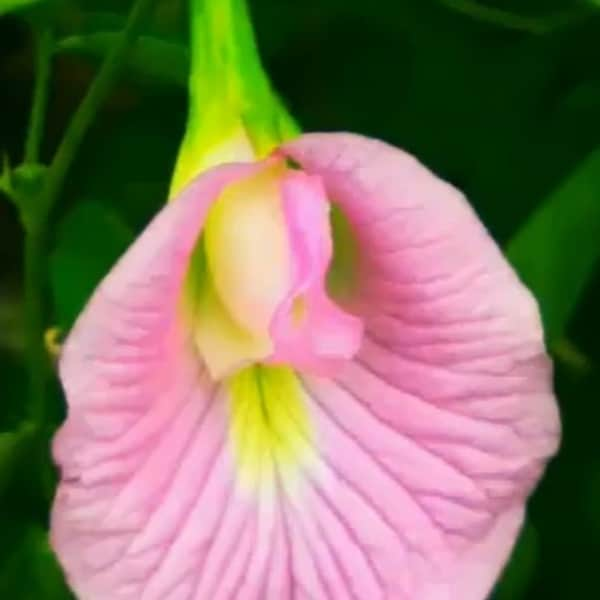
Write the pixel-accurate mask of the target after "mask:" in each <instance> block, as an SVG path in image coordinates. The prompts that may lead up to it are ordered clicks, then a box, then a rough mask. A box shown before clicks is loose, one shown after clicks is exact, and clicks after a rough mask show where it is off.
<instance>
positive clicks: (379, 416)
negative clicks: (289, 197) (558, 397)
mask: <svg viewBox="0 0 600 600" xmlns="http://www.w3.org/2000/svg"><path fill="white" fill-rule="evenodd" d="M286 152H288V153H289V154H290V156H292V157H293V158H294V159H295V160H296V161H298V162H300V163H301V164H302V165H303V166H304V167H305V168H306V169H307V170H308V171H309V172H313V173H314V174H315V175H318V176H320V177H322V178H323V181H324V183H325V187H326V190H327V193H328V195H329V196H330V197H331V198H333V199H335V200H336V201H337V202H338V204H339V207H340V209H341V210H342V211H343V213H344V214H345V216H346V217H347V218H348V220H349V222H350V225H351V227H352V228H353V231H354V232H355V234H356V238H357V242H358V247H359V250H360V254H359V258H360V264H359V265H358V266H359V270H358V274H357V277H358V282H357V283H358V285H357V286H353V289H355V288H356V289H357V290H358V295H357V297H356V298H355V299H354V302H353V306H354V305H356V306H357V308H358V310H359V311H360V316H361V317H362V318H363V319H364V325H365V337H364V340H363V343H362V346H361V349H360V351H359V354H358V355H357V356H356V357H355V358H354V359H353V360H352V361H349V362H346V363H344V364H342V365H340V366H339V368H338V369H337V370H336V371H335V372H334V373H333V375H332V376H331V377H330V378H325V377H321V376H316V375H308V374H303V375H302V374H299V375H296V376H294V375H293V374H292V373H291V372H288V371H286V372H285V374H284V375H281V374H280V376H278V375H271V376H267V377H266V379H265V380H263V383H264V381H268V382H269V383H268V385H261V386H260V387H257V388H256V389H254V390H253V391H251V393H250V394H249V395H248V393H247V392H244V391H243V390H242V391H240V390H239V389H238V387H239V386H241V387H242V388H243V386H244V385H246V384H248V385H258V384H257V383H256V381H255V382H254V383H253V381H252V379H251V378H248V379H244V378H243V377H242V379H240V380H238V381H237V384H236V385H233V386H222V387H215V386H214V385H213V384H211V382H210V381H209V378H208V377H207V374H206V372H205V370H204V369H203V367H202V365H201V364H200V361H199V360H198V356H197V350H196V346H195V344H194V343H193V340H191V339H190V338H191V337H192V336H193V332H190V331H187V330H186V329H185V326H182V325H184V320H183V319H182V318H181V314H180V311H179V304H178V303H179V296H180V292H181V286H182V282H183V279H184V275H185V271H186V268H187V262H188V260H189V256H190V253H191V251H192V248H193V246H194V243H195V241H196V238H197V236H198V232H199V229H200V228H201V225H202V221H203V219H204V217H205V216H206V212H207V210H208V207H209V205H210V203H211V202H212V200H213V199H214V198H215V197H217V196H218V195H219V193H220V191H221V189H222V188H223V186H224V185H226V184H227V183H229V182H231V181H234V180H237V179H239V178H241V177H244V176H249V175H251V174H252V173H254V172H256V171H255V170H254V169H256V168H260V167H254V166H249V165H245V166H241V165H234V166H228V167H221V168H218V169H215V170H213V171H210V172H209V173H207V174H206V175H204V176H203V177H201V178H200V179H199V180H197V181H196V182H195V183H194V184H193V185H192V187H191V188H188V189H186V191H185V192H184V195H183V197H181V198H179V199H178V200H177V201H175V202H173V203H171V204H169V205H168V206H167V207H166V208H165V209H164V210H163V211H162V212H161V214H160V215H159V216H158V217H157V218H156V219H155V220H154V222H153V223H152V224H151V225H150V226H149V228H148V230H147V231H146V232H145V233H144V234H143V235H142V236H141V237H140V238H139V240H138V241H137V242H136V243H135V244H134V246H133V247H132V248H131V249H130V250H129V251H128V253H127V254H126V255H125V257H124V258H123V259H122V260H121V262H120V263H119V264H118V265H117V267H116V268H115V269H114V270H113V272H112V273H111V274H110V275H109V277H108V278H107V279H106V280H105V281H104V282H103V283H102V285H101V286H100V288H99V289H98V291H97V292H96V293H95V295H94V297H93V299H92V300H91V302H90V303H89V305H88V307H87V308H86V310H85V312H84V313H83V314H82V316H81V317H80V319H79V321H78V323H77V324H76V327H75V328H74V331H73V332H72V334H71V335H70V337H69V339H68V341H67V343H66V345H65V347H64V351H63V357H62V360H61V379H62V381H63V384H64V387H65V391H66V395H67V400H68V404H69V415H68V418H67V421H66V423H65V425H64V426H63V428H62V429H61V431H60V432H59V434H58V436H57V439H56V442H55V447H54V452H55V457H56V460H57V462H58V463H59V465H60V467H61V472H62V481H61V484H60V487H59V491H58V494H57V498H56V502H55V506H54V510H53V518H52V543H53V545H54V547H55V549H56V550H57V553H58V555H59V557H60V560H61V562H62V564H63V565H64V567H65V570H66V572H67V576H68V578H69V581H70V583H71V585H72V586H73V588H74V590H75V592H76V593H77V594H78V596H79V597H81V598H85V599H86V600H105V599H106V598H111V599H115V600H125V599H128V600H129V599H131V600H133V599H136V600H137V599H141V600H187V599H189V598H193V599H195V600H204V599H205V598H211V600H221V599H223V600H224V599H225V598H234V599H238V600H286V599H291V598H313V599H317V600H330V599H331V600H338V599H341V600H346V599H352V600H388V599H389V600H402V599H408V600H455V599H456V598H460V599H461V600H482V599H483V598H484V597H485V595H486V593H487V592H488V590H489V588H490V587H491V585H492V583H493V580H494V578H495V577H496V576H497V574H498V572H499V570H500V568H501V567H502V565H503V563H504V561H505V560H506V557H507V556H508V553H509V552H510V549H511V547H512V544H513V543H514V540H515V538H516V534H517V531H518V529H519V527H520V524H521V520H522V517H523V504H524V501H525V498H526V496H527V494H528V493H529V492H530V491H531V488H532V487H533V485H534V484H535V482H536V481H537V479H538V477H539V475H540V473H541V471H542V469H543V466H544V463H545V461H546V460H547V458H548V456H549V455H550V454H551V453H552V452H554V450H555V449H556V444H557V439H558V420H557V413H556V406H555V403H554V401H553V397H552V392H551V387H550V369H549V362H548V360H547V357H546V355H545V352H544V347H543V340H542V334H541V328H540V324H539V319H538V315H537V309H536V307H535V303H534V302H533V300H532V299H531V297H530V295H529V293H528V292H527V291H526V290H525V289H524V288H523V287H522V286H521V284H520V283H519V282H518V280H517V279H516V277H515V275H514V274H513V272H512V271H511V269H510V268H509V267H508V265H507V264H506V262H505V261H504V259H503V258H502V255H501V253H500V252H499V251H498V249H497V248H496V246H495V244H494V243H493V242H492V240H491V239H490V237H489V235H488V234H487V233H486V231H485V230H484V229H483V227H482V226H481V224H480V223H479V221H478V220H477V218H476V217H475V215H474V213H473V212H472V211H471V209H470V208H469V206H468V204H467V203H466V201H465V200H464V199H463V198H462V196H461V195H460V194H459V193H458V192H456V191H455V190H454V189H452V188H451V187H450V186H448V185H447V184H444V183H443V182H441V181H440V180H438V179H437V178H435V177H434V176H433V175H432V174H431V173H429V172H428V171H427V170H426V169H424V168H423V167H422V166H420V165H419V164H418V163H417V162H416V161H414V159H412V158H410V157H408V156H407V155H405V154H404V153H402V152H400V151H399V150H395V149H393V148H391V147H389V146H386V145H385V144H382V143H378V142H374V141H370V140H366V139H364V138H360V137H358V136H349V135H322V136H319V135H318V136H314V135H313V136H304V137H303V138H300V140H299V141H297V142H295V143H293V144H291V145H290V146H288V147H287V149H286ZM260 368H261V369H267V370H269V369H274V368H279V367H266V366H265V367H260ZM240 394H241V395H240ZM252 397H254V398H255V400H256V401H255V402H253V403H248V402H244V400H246V401H247V400H248V399H251V398H252ZM240 400H241V402H240Z"/></svg>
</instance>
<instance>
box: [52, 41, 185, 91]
mask: <svg viewBox="0 0 600 600" xmlns="http://www.w3.org/2000/svg"><path fill="white" fill-rule="evenodd" d="M120 35H121V34H120V32H112V31H104V32H97V33H90V34H86V35H72V36H69V37H67V38H64V39H62V40H60V41H59V42H58V44H57V48H56V49H57V51H59V52H74V53H80V54H84V55H88V56H92V57H94V58H96V59H99V60H100V59H102V58H104V56H105V55H106V54H107V53H108V51H109V50H110V49H111V48H112V46H114V44H115V42H116V40H117V38H118V37H119V36H120ZM189 62H190V60H189V54H188V51H187V48H186V47H185V46H184V45H183V44H180V43H178V42H172V41H168V40H163V39H160V38H157V37H151V36H143V35H142V36H140V37H139V38H138V40H137V42H136V43H135V45H134V47H133V49H132V50H131V52H130V53H129V58H128V62H127V67H128V68H129V69H130V71H132V72H133V73H135V74H137V75H138V76H140V77H141V78H142V79H148V80H151V81H158V82H160V83H166V84H171V85H179V86H187V79H188V71H189Z"/></svg>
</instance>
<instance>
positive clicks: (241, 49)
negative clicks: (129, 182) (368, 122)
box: [171, 0, 299, 197]
mask: <svg viewBox="0 0 600 600" xmlns="http://www.w3.org/2000/svg"><path fill="white" fill-rule="evenodd" d="M190 25H191V28H190V38H191V39H190V59H191V60H190V76H189V111H188V121H187V127H186V132H185V137H184V140H183V143H182V145H181V149H180V153H179V157H178V159H177V164H176V167H175V173H174V176H173V182H172V185H171V197H174V196H175V195H176V194H177V193H178V192H179V191H180V190H181V189H182V188H183V187H184V186H185V185H186V184H187V183H188V182H189V181H190V180H191V179H192V178H193V177H194V176H195V175H197V174H198V173H199V172H200V171H201V170H203V168H206V167H207V166H212V164H211V163H212V161H211V160H207V156H209V155H210V154H211V152H213V151H214V150H215V149H216V148H218V147H219V146H220V145H223V144H225V145H226V144H227V143H231V142H234V143H236V142H237V143H240V144H242V143H243V142H244V141H246V142H248V143H250V144H251V146H252V150H253V151H254V154H255V155H256V156H258V157H262V156H265V155H267V154H268V153H269V152H270V151H271V150H272V149H273V148H275V147H276V146H277V145H278V144H280V143H281V142H282V141H283V140H285V139H288V138H290V137H293V136H294V135H296V134H297V133H298V131H299V130H298V127H297V126H296V124H295V123H294V121H293V119H292V118H291V117H290V116H289V114H288V112H287V111H286V109H285V108H284V106H283V104H282V102H281V100H280V99H279V97H278V95H277V94H276V92H275V91H274V90H273V87H272V86H271V83H270V81H269V78H268V76H267V74H266V73H265V71H264V69H263V67H262V64H261V60H260V56H259V53H258V48H257V45H256V41H255V37H254V31H253V28H252V23H251V20H250V15H249V12H248V8H247V5H246V1H245V0H190ZM218 154H219V159H220V160H227V159H229V160H236V157H235V156H234V154H231V153H230V156H228V157H224V156H223V155H222V154H221V153H218Z"/></svg>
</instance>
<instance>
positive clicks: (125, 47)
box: [25, 0, 154, 424]
mask: <svg viewBox="0 0 600 600" xmlns="http://www.w3.org/2000/svg"><path fill="white" fill-rule="evenodd" d="M153 1H154V0H136V1H135V3H134V5H133V7H132V9H131V12H130V14H129V17H128V19H127V23H126V25H125V28H124V30H123V32H122V34H121V36H120V37H119V39H118V40H117V42H116V43H115V45H114V46H113V48H112V50H111V51H110V53H109V54H108V55H107V56H106V58H105V59H104V62H103V63H102V66H101V67H100V70H99V71H98V74H97V75H96V78H95V79H94V81H93V82H92V84H91V86H90V88H89V89H88V91H87V93H86V95H85V97H84V98H83V100H82V102H81V104H80V105H79V108H78V109H77V111H76V112H75V114H74V115H73V118H72V119H71V121H70V123H69V125H68V127H67V130H66V132H65V134H64V136H63V138H62V141H61V142H60V144H59V146H58V149H57V151H56V154H55V156H54V159H53V160H52V162H51V164H50V166H49V168H48V172H47V174H46V177H45V181H44V187H43V189H42V191H41V193H40V196H39V198H38V199H37V202H36V204H35V206H32V207H31V212H32V214H31V215H30V218H29V219H28V223H27V226H26V231H25V323H26V342H27V361H28V370H29V412H30V417H31V419H32V420H33V421H34V422H36V423H39V424H41V423H43V421H44V419H45V413H46V401H45V389H46V378H47V373H48V357H47V353H46V349H45V345H44V287H45V278H46V277H45V276H46V262H45V247H46V243H45V242H46V229H47V223H48V218H49V216H50V212H51V211H52V208H53V207H54V205H55V203H56V201H57V199H58V196H59V194H60V192H61V190H62V186H63V184H64V181H65V177H66V175H67V173H68V171H69V168H70V166H71V164H72V163H73V160H74V159H75V156H76V154H77V151H78V149H79V146H80V144H81V142H82V141H83V138H84V136H85V134H86V132H87V130H88V129H89V127H90V125H91V124H92V121H93V119H94V117H95V116H96V113H97V112H98V109H99V108H100V106H101V104H102V103H103V101H104V100H105V98H106V96H107V95H108V93H109V91H110V89H111V86H112V84H113V83H114V81H115V79H116V77H117V76H118V74H119V70H120V67H121V66H122V65H123V63H124V62H125V57H126V54H127V52H128V51H129V49H130V48H131V46H132V45H133V43H134V42H135V40H136V38H137V35H138V32H139V28H140V25H141V23H142V19H143V17H144V16H145V14H146V12H147V11H148V10H149V8H150V6H151V4H152V2H153ZM49 43H51V38H50V42H49ZM41 46H42V44H41V42H40V47H41ZM46 64H47V66H48V69H49V61H48V63H46V61H41V62H39V63H38V66H39V67H42V66H43V65H46ZM45 68H46V67H45V66H44V70H42V72H38V74H37V79H38V83H36V88H35V93H34V102H33V107H32V117H31V121H30V123H31V127H30V131H29V134H28V140H27V144H26V147H27V151H26V157H27V156H28V157H29V159H32V158H33V159H37V152H38V147H39V140H40V137H41V131H42V129H43V115H44V112H45V106H43V105H44V104H45V102H46V98H47V86H48V80H49V75H48V73H46V72H45ZM42 83H43V85H44V87H45V89H44V90H41V89H38V85H39V88H41V86H42ZM32 130H33V131H32Z"/></svg>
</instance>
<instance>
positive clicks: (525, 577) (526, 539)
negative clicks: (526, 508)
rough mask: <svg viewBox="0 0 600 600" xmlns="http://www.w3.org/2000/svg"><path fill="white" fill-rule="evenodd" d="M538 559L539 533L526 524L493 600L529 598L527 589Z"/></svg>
mask: <svg viewBox="0 0 600 600" xmlns="http://www.w3.org/2000/svg"><path fill="white" fill-rule="evenodd" d="M537 559H538V536H537V532H536V530H535V528H534V527H533V525H532V524H531V523H530V522H526V523H525V526H524V527H523V529H522V531H521V535H520V536H519V539H518V541H517V544H516V546H515V549H514V551H513V553H512V556H511V558H510V561H509V563H508V565H507V566H506V568H505V569H504V573H503V574H502V578H501V579H500V581H499V583H498V585H497V586H496V589H495V591H494V595H493V596H492V600H520V599H521V598H523V599H524V598H527V595H526V593H527V587H528V585H529V582H530V581H531V577H532V576H533V574H534V570H535V567H536V562H537Z"/></svg>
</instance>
